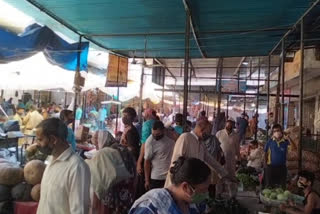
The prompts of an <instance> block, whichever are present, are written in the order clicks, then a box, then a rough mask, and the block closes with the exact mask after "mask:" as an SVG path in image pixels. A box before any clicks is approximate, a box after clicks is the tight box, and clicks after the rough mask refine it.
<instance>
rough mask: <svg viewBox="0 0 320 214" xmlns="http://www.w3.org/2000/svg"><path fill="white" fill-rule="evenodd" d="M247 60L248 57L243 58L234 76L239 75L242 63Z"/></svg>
mask: <svg viewBox="0 0 320 214" xmlns="http://www.w3.org/2000/svg"><path fill="white" fill-rule="evenodd" d="M245 60H246V57H242V58H241V60H240V63H239V65H238V66H237V67H236V69H235V71H234V73H233V75H234V76H236V75H238V73H239V70H240V67H241V65H242V63H243V62H244V61H245Z"/></svg>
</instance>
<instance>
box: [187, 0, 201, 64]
mask: <svg viewBox="0 0 320 214" xmlns="http://www.w3.org/2000/svg"><path fill="white" fill-rule="evenodd" d="M182 1H183V4H184V8H185V10H186V12H187V13H188V14H189V16H190V28H191V32H192V34H193V37H194V40H195V42H196V44H197V46H198V49H199V51H200V54H201V56H202V58H207V54H206V53H205V52H204V50H202V49H201V43H200V41H199V36H198V34H197V32H196V31H195V29H194V26H195V24H194V20H193V17H192V11H191V9H190V7H189V5H188V3H187V1H188V0H182Z"/></svg>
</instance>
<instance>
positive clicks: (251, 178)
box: [236, 173, 259, 189]
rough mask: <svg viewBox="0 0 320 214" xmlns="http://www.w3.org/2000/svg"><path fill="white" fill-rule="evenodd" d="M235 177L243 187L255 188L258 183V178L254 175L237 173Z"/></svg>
mask: <svg viewBox="0 0 320 214" xmlns="http://www.w3.org/2000/svg"><path fill="white" fill-rule="evenodd" d="M236 177H237V179H238V180H239V182H241V183H242V184H243V187H244V189H255V188H256V186H258V185H259V179H258V177H257V176H255V175H250V174H245V173H238V174H237V175H236Z"/></svg>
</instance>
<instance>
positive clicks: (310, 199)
mask: <svg viewBox="0 0 320 214" xmlns="http://www.w3.org/2000/svg"><path fill="white" fill-rule="evenodd" d="M314 180H315V176H314V174H313V173H312V172H309V171H301V172H300V173H299V180H298V183H297V185H298V187H299V188H300V189H302V190H303V193H304V198H305V199H304V201H303V206H301V205H300V206H299V205H296V204H294V203H289V204H282V205H280V210H281V211H282V212H284V213H287V214H319V213H320V197H319V195H318V194H317V193H316V192H314V191H313V190H312V185H313V182H314Z"/></svg>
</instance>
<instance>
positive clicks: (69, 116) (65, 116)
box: [60, 109, 77, 151]
mask: <svg viewBox="0 0 320 214" xmlns="http://www.w3.org/2000/svg"><path fill="white" fill-rule="evenodd" d="M60 120H62V121H63V122H64V124H66V126H67V128H68V137H67V142H68V143H69V144H70V145H71V148H72V150H73V151H76V147H77V144H76V137H75V136H74V132H73V130H72V128H71V127H69V125H70V124H71V123H73V122H74V115H73V111H70V110H67V109H64V110H62V111H61V112H60Z"/></svg>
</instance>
